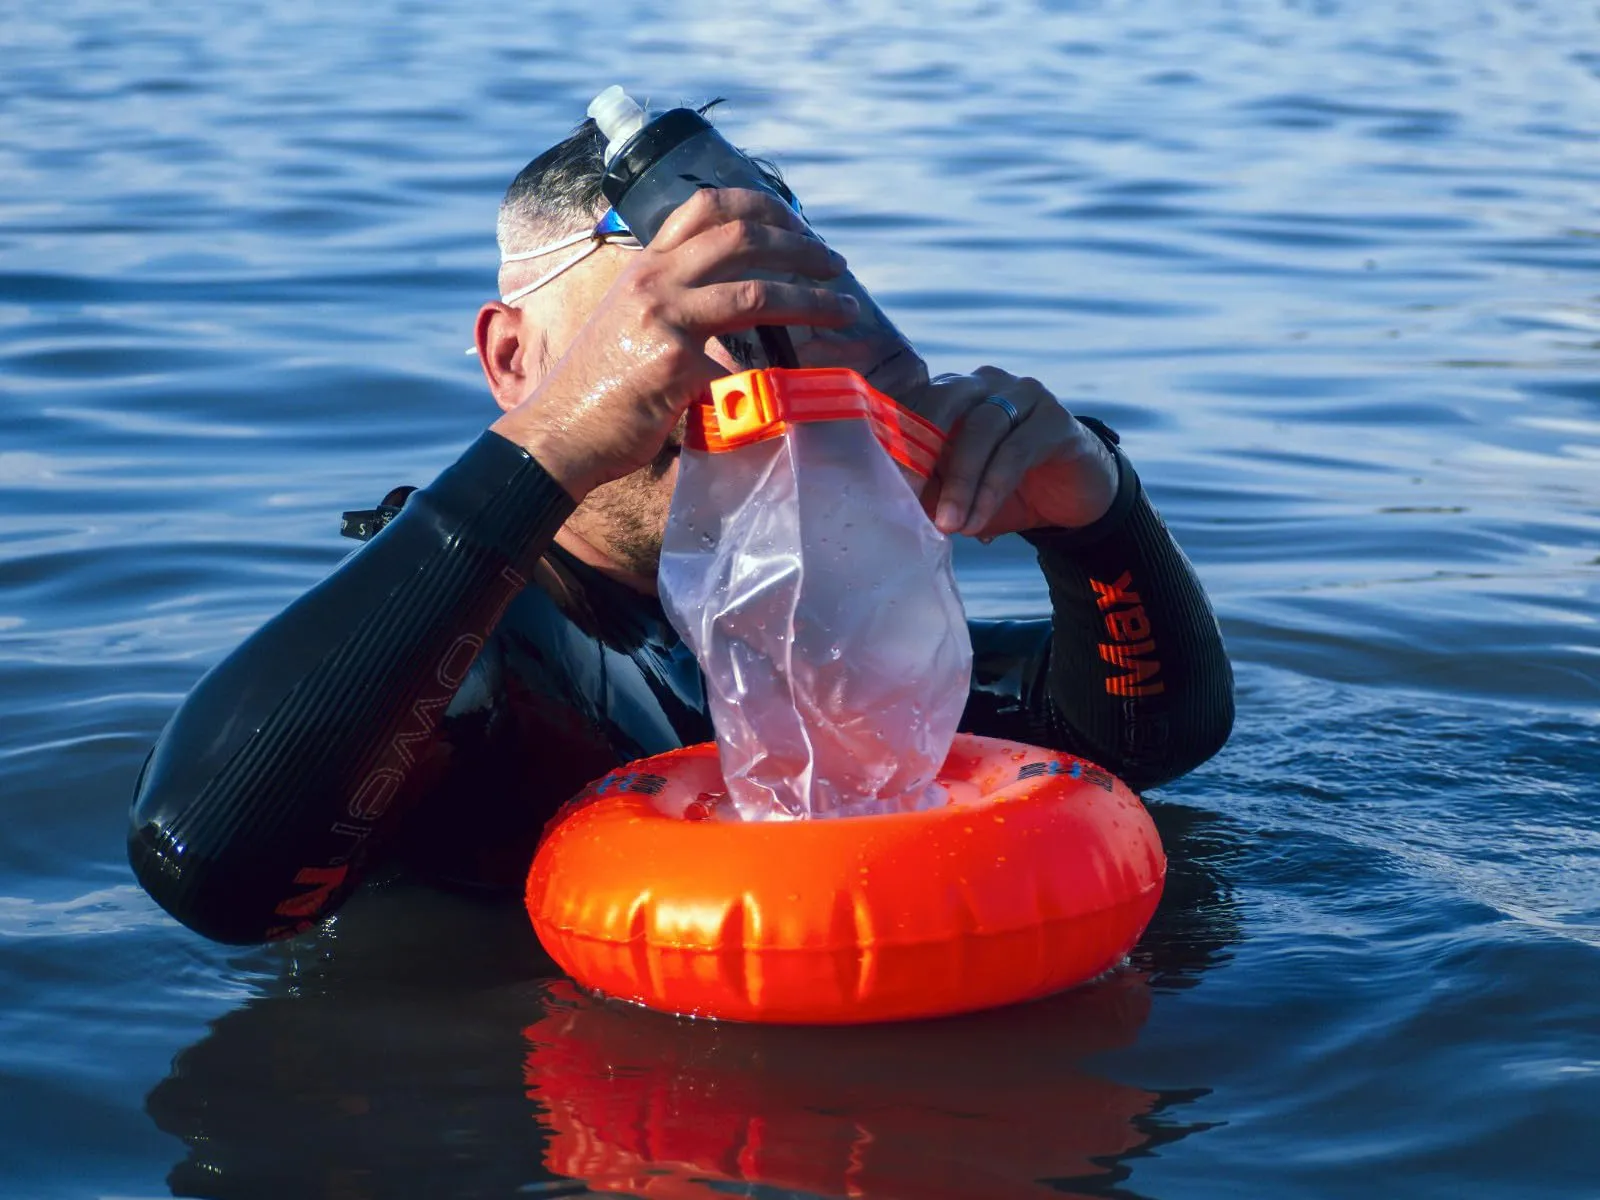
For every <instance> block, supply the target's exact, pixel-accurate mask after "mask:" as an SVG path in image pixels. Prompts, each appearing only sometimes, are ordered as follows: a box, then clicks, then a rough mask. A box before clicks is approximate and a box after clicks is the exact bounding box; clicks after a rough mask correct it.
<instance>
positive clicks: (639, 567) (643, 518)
mask: <svg viewBox="0 0 1600 1200" xmlns="http://www.w3.org/2000/svg"><path fill="white" fill-rule="evenodd" d="M567 253H570V251H566V250H563V251H557V252H556V253H554V254H551V255H548V256H544V257H541V258H537V259H532V260H529V261H526V262H520V263H515V264H512V265H511V266H510V267H507V268H506V269H504V270H503V271H502V272H501V276H500V290H501V294H502V295H505V294H509V293H510V292H511V291H512V290H514V289H516V288H518V287H521V286H523V285H525V284H527V283H530V282H532V281H533V280H535V279H537V278H538V277H539V276H540V275H541V274H543V273H544V272H545V271H548V270H549V269H550V267H551V266H552V265H553V264H555V263H559V262H560V261H561V258H560V256H561V255H562V254H567ZM637 254H638V251H636V250H625V249H622V248H619V247H616V246H602V247H600V248H599V249H598V250H597V251H595V252H594V253H593V254H591V255H589V256H588V257H587V258H585V259H584V260H583V261H581V262H579V263H578V264H577V265H576V266H574V267H572V268H571V269H569V270H567V271H563V272H562V273H561V274H560V275H558V276H557V277H556V278H555V279H553V280H551V281H550V282H549V283H547V284H545V285H544V286H543V287H541V288H539V289H538V290H537V291H535V292H533V293H532V294H530V295H528V296H527V297H525V298H523V299H521V300H519V301H517V304H516V307H517V308H518V309H519V310H520V311H521V313H522V318H521V327H520V330H519V340H520V342H521V355H522V363H521V368H522V371H523V374H524V378H525V380H526V383H525V386H524V387H523V389H522V392H521V395H517V396H511V397H506V396H498V397H497V399H498V400H499V401H500V403H501V404H502V406H505V405H506V404H507V402H508V400H509V401H510V403H512V404H516V403H520V402H521V401H522V400H524V399H526V398H527V397H528V396H530V395H532V394H533V392H534V391H535V390H536V389H537V388H538V386H539V384H540V383H541V382H542V381H543V379H544V377H545V375H546V374H548V373H549V371H550V368H551V367H553V366H554V365H555V364H556V363H557V362H559V361H560V359H561V356H562V355H563V354H565V353H566V352H567V349H568V348H569V347H570V346H571V345H572V343H573V342H574V341H575V340H576V339H577V336H578V333H579V331H580V330H582V328H583V327H584V325H585V324H586V323H587V322H588V320H589V318H590V316H591V315H592V314H593V313H594V311H595V310H596V309H597V308H598V307H599V305H600V303H601V301H602V300H603V299H604V298H605V295H606V293H607V292H609V291H610V290H611V287H612V285H613V284H615V283H616V281H617V279H618V277H619V276H620V275H621V274H622V273H623V272H624V271H626V270H627V269H628V267H629V266H630V265H631V264H632V262H633V259H634V258H635V257H636V256H637ZM706 353H707V354H708V355H710V356H711V358H713V359H714V360H715V361H717V362H718V363H720V364H721V365H722V366H724V367H726V368H727V369H728V371H729V372H733V371H736V370H738V367H737V366H735V364H734V362H733V359H732V357H731V356H730V355H729V354H728V352H727V350H726V349H725V348H724V347H723V346H722V344H721V343H720V342H717V341H716V340H715V339H712V340H711V341H709V342H707V344H706ZM682 438H683V423H682V422H679V425H678V428H677V429H675V430H674V431H673V433H672V435H671V436H670V437H669V438H668V439H667V444H666V446H664V447H663V448H662V452H661V453H660V454H658V455H656V457H655V459H654V461H652V462H651V463H650V464H649V465H648V466H646V467H643V468H641V469H640V470H638V471H635V472H634V473H633V474H632V475H628V476H625V477H624V478H622V479H618V480H615V481H614V482H612V483H608V484H604V485H602V486H600V487H598V488H596V489H595V490H594V491H592V492H591V493H589V496H588V497H587V498H586V499H585V500H584V502H583V504H582V505H581V506H580V507H579V509H578V511H577V512H576V513H574V514H573V516H572V517H571V518H570V519H569V520H568V522H567V526H566V528H565V529H564V530H563V532H564V533H566V534H567V535H569V537H570V535H573V534H575V535H576V536H577V537H578V538H581V539H582V540H583V541H584V542H587V543H589V545H590V546H592V547H594V548H596V549H598V550H600V551H601V552H602V553H603V554H604V556H605V557H607V558H610V559H612V560H614V561H615V562H616V563H617V564H618V565H620V566H622V567H624V568H625V569H626V570H628V571H629V572H631V573H633V574H635V575H639V576H643V577H645V578H648V579H651V580H653V579H654V578H655V573H656V568H657V566H658V564H659V563H660V559H661V538H662V534H663V532H664V531H665V529H666V525H667V511H668V509H669V508H670V506H671V504H672V490H673V488H674V487H675V486H676V484H677V481H678V451H679V449H680V447H681V444H682ZM563 540H566V539H563Z"/></svg>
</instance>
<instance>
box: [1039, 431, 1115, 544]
mask: <svg viewBox="0 0 1600 1200" xmlns="http://www.w3.org/2000/svg"><path fill="white" fill-rule="evenodd" d="M1078 423H1079V424H1080V425H1082V426H1083V427H1084V428H1085V429H1087V430H1089V432H1091V433H1093V434H1094V435H1095V436H1096V437H1097V438H1099V439H1100V441H1101V442H1103V443H1104V444H1105V448H1106V449H1107V450H1109V451H1110V452H1111V457H1112V458H1113V459H1115V460H1116V464H1117V494H1116V495H1115V496H1113V497H1112V498H1111V507H1110V508H1108V509H1106V511H1105V512H1104V513H1102V514H1101V515H1100V517H1099V518H1098V519H1096V520H1094V521H1092V522H1090V523H1089V524H1087V525H1085V526H1083V527H1082V528H1081V529H1061V528H1056V527H1050V528H1045V529H1024V530H1022V531H1021V533H1022V537H1023V539H1024V540H1025V541H1026V542H1027V543H1028V544H1029V545H1031V546H1033V547H1034V548H1035V549H1037V550H1044V549H1050V550H1082V549H1084V548H1086V547H1088V546H1093V545H1096V544H1098V543H1099V542H1103V541H1105V540H1106V538H1108V537H1110V536H1112V535H1113V534H1115V533H1116V532H1117V531H1118V530H1120V529H1121V528H1122V527H1123V526H1124V525H1126V524H1127V522H1128V518H1129V516H1130V515H1131V514H1132V513H1133V508H1134V505H1135V504H1137V503H1138V500H1139V492H1140V486H1139V473H1138V472H1137V471H1135V470H1134V469H1133V464H1132V463H1131V462H1129V461H1128V456H1127V455H1126V454H1124V453H1123V452H1122V447H1121V446H1120V445H1119V444H1118V441H1119V439H1118V437H1117V432H1116V430H1114V429H1112V428H1111V427H1110V426H1109V425H1107V424H1106V423H1105V422H1104V421H1101V420H1099V419H1098V418H1096V417H1079V418H1078Z"/></svg>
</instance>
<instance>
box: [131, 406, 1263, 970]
mask: <svg viewBox="0 0 1600 1200" xmlns="http://www.w3.org/2000/svg"><path fill="white" fill-rule="evenodd" d="M1086 423H1087V424H1090V426H1091V428H1093V429H1095V431H1096V432H1097V433H1099V434H1100V436H1101V437H1102V438H1104V439H1106V441H1107V443H1108V445H1110V444H1113V443H1114V442H1115V435H1113V434H1111V433H1109V431H1107V430H1106V429H1105V427H1104V426H1102V425H1100V424H1099V423H1097V422H1086ZM1116 453H1117V460H1118V464H1119V469H1120V471H1121V481H1120V484H1119V487H1118V492H1117V498H1116V500H1115V501H1114V502H1113V504H1112V507H1111V510H1110V511H1109V512H1108V513H1107V514H1106V515H1105V516H1104V517H1103V518H1102V519H1101V520H1100V521H1098V522H1096V523H1095V524H1094V525H1092V526H1090V527H1088V528H1087V529H1082V530H1073V531H1068V530H1035V531H1031V532H1029V533H1027V534H1025V535H1023V536H1025V537H1026V538H1027V539H1028V540H1029V541H1030V542H1031V543H1033V545H1034V546H1035V548H1036V549H1037V550H1038V553H1039V563H1040V567H1041V568H1042V570H1043V571H1044V574H1045V578H1046V580H1047V582H1048V583H1049V587H1050V597H1051V606H1052V610H1053V618H1052V619H1048V620H1034V621H995V622H987V621H974V622H972V643H973V680H972V692H971V695H970V698H969V700H968V704H967V709H966V712H965V714H964V716H963V718H962V724H961V728H962V729H964V730H966V731H968V732H972V733H979V734H988V735H991V736H996V737H1006V738H1012V739H1016V740H1019V741H1027V742H1033V743H1037V744H1041V745H1046V746H1051V747H1054V748H1057V749H1062V750H1067V751H1070V752H1073V753H1076V754H1080V755H1082V756H1084V757H1085V758H1088V759H1091V760H1093V761H1095V762H1097V763H1099V764H1100V765H1102V766H1104V767H1107V768H1109V769H1110V770H1112V771H1113V772H1115V773H1116V774H1118V775H1120V776H1121V777H1122V778H1123V779H1125V780H1127V782H1128V783H1129V784H1131V785H1132V786H1134V787H1135V788H1145V787H1149V786H1152V785H1154V784H1158V783H1161V782H1163V781H1165V780H1169V779H1172V778H1174V777H1176V776H1178V775H1181V774H1183V773H1184V772H1185V771H1188V770H1190V769H1191V768H1193V767H1194V766H1196V765H1197V764H1199V763H1201V762H1203V761H1205V759H1207V758H1209V757H1210V756H1211V755H1212V754H1214V753H1215V752H1216V750H1217V749H1218V748H1219V747H1220V746H1221V745H1222V743H1223V742H1224V741H1225V740H1226V739H1227V736H1228V733H1229V731H1230V729H1231V728H1232V723H1233V677H1232V672H1231V670H1230V669H1229V665H1228V660H1227V657H1226V655H1225V653H1224V651H1223V647H1222V641H1221V637H1220V635H1219V634H1218V631H1217V626H1216V621H1215V618H1214V617H1213V616H1212V613H1211V609H1210V606H1209V604H1208V603H1207V601H1206V598H1205V594H1204V592H1202V590H1201V588H1200V585H1199V583H1198V581H1197V580H1196V579H1195V577H1194V573H1193V571H1192V569H1191V568H1190V566H1189V564H1188V561H1187V560H1186V559H1185V558H1184V557H1183V554H1182V552H1181V551H1180V550H1179V549H1178V547H1177V546H1176V544H1175V543H1174V542H1173V541H1172V538H1171V536H1170V535H1169V534H1168V532H1167V530H1166V527H1165V525H1163V524H1162V522H1161V519H1160V517H1159V516H1157V515H1156V513H1155V511H1154V509H1152V508H1151V506H1150V504H1149V502H1148V500H1147V499H1146V498H1145V496H1144V493H1143V489H1142V488H1141V487H1140V485H1139V482H1138V478H1137V476H1136V475H1135V474H1134V472H1133V470H1132V468H1131V467H1130V466H1129V465H1128V463H1127V460H1126V459H1125V458H1124V457H1123V456H1122V455H1121V452H1120V451H1117V452H1116ZM572 508H573V504H572V500H571V499H570V498H569V497H568V496H567V494H566V493H565V492H564V491H562V489H561V487H560V486H559V485H558V484H556V483H555V481H554V480H552V479H551V478H550V477H549V476H548V475H547V474H546V473H545V472H544V470H543V469H542V468H541V467H540V466H539V464H538V463H537V462H536V461H534V460H533V459H532V458H531V457H529V456H528V455H527V454H526V453H525V452H524V451H522V450H521V449H520V448H518V447H516V446H514V445H513V444H512V443H510V442H508V441H506V440H504V439H503V438H501V437H499V436H498V435H496V434H493V433H486V434H484V435H483V436H482V437H480V438H479V439H478V440H477V441H476V442H475V443H473V445H472V446H471V447H470V448H468V450H467V451H466V452H465V453H464V454H463V455H462V456H461V458H460V459H459V460H458V461H457V462H456V463H455V464H454V465H452V466H451V467H449V468H448V469H447V470H446V471H445V472H444V473H443V474H441V475H440V477H439V478H438V479H437V480H436V481H435V482H434V483H433V484H432V485H431V486H429V487H427V488H425V489H423V490H421V491H417V492H413V493H411V494H410V496H409V497H408V498H406V499H405V500H404V502H403V508H402V509H401V510H400V511H399V513H398V515H397V516H394V517H393V520H390V521H388V523H387V525H386V527H383V528H382V532H381V534H380V535H379V536H376V537H374V538H372V540H371V541H370V542H369V543H368V544H367V545H366V546H364V547H363V548H362V549H361V550H359V551H358V552H357V553H355V554H353V555H351V556H350V558H349V559H348V560H346V561H345V562H344V563H343V564H342V565H341V566H340V567H339V568H338V569H337V570H336V571H335V572H334V573H333V574H332V575H330V576H329V577H328V578H327V579H325V580H324V581H323V582H322V583H320V584H318V585H317V586H316V587H314V588H312V589H311V590H310V591H309V592H307V593H306V594H305V595H304V596H302V597H301V598H300V599H298V600H297V601H295V602H294V603H293V604H291V605H290V606H289V607H288V608H287V609H285V610H284V611H283V612H282V613H280V614H279V615H278V616H277V617H275V618H273V619H272V620H271V621H269V622H267V624H266V625H264V626H262V628H261V629H260V630H258V631H257V632H256V633H255V634H254V635H252V636H251V637H250V638H249V639H248V640H247V641H246V642H245V643H244V644H243V645H241V646H240V647H239V648H238V649H237V650H235V651H234V652H233V654H231V655H229V657H228V658H227V659H225V660H224V661H223V662H222V663H220V664H219V665H218V666H217V667H216V668H214V669H213V670H212V671H211V672H209V673H208V674H207V675H206V676H205V677H204V678H203V679H202V680H201V681H200V682H199V683H198V684H197V685H196V686H195V688H194V690H193V691H192V692H191V693H190V694H189V696H188V698H187V699H186V700H185V701H184V703H183V705H182V707H180V708H179V709H178V711H177V713H176V714H175V715H174V716H173V718H172V720H171V721H170V722H169V723H168V725H167V727H166V729H165V730H164V731H163V733H162V735H161V738H160V740H159V741H158V742H157V744H156V746H155V749H154V750H153V751H152V752H151V755H150V758H149V760H148V761H147V762H146V764H145V769H144V772H143V773H142V774H141V776H140V779H139V782H138V785H137V787H136V792H135V798H134V804H133V814H132V818H133V820H132V831H131V834H130V837H129V857H130V860H131V861H132V864H133V869H134V872H135V874H136V875H137V876H138V878H139V881H140V883H142V884H143V885H144V887H145V888H146V889H147V890H148V891H149V892H150V894H151V895H152V896H153V897H154V898H155V899H156V901H157V902H158V903H160V904H161V906H162V907H163V908H165V909H166V910H167V911H168V912H170V913H171V914H172V915H173V916H175V917H177V918H178V919H179V920H180V921H182V922H183V923H184V924H185V925H188V926H189V927H190V928H192V929H195V930H197V931H199V932H200V933H203V934H205V935H206V936H208V937H211V938H215V939H217V940H220V941H225V942H259V941H263V940H270V939H273V938H279V937H285V936H288V935H290V934H293V933H296V932H298V931H300V930H303V929H305V928H306V927H307V926H309V925H311V924H312V923H313V922H315V921H317V920H318V919H320V918H322V917H324V916H327V915H328V914H329V913H331V912H332V911H333V910H334V909H335V908H337V907H338V905H339V904H340V903H341V901H343V899H344V898H345V897H346V896H348V895H349V893H350V892H351V891H352V890H353V889H354V888H355V887H356V886H357V885H358V884H359V882H360V880H361V879H362V878H363V877H364V875H365V874H366V873H368V872H369V871H370V869H371V868H372V867H373V866H374V865H375V864H377V863H380V862H388V863H402V864H405V865H407V866H409V867H411V868H413V869H417V870H420V871H422V872H424V873H427V874H431V875H433V876H436V877H443V878H454V879H459V880H470V881H475V882H478V883H481V884H485V885H489V886H496V885H499V886H508V887H516V886H518V885H520V884H521V882H522V878H523V875H524V873H525V872H526V870H527V866H528V863H529V861H530V860H531V858H532V854H533V850H534V848H535V846H536V844H537V841H538V837H539V834H540V831H541V829H542V828H543V825H544V823H545V821H546V820H548V819H549V817H550V816H551V815H552V814H553V813H554V812H555V810H556V809H557V807H558V806H559V805H560V804H561V802H562V801H563V800H565V799H566V798H568V797H569V796H571V795H572V794H573V793H574V792H576V791H578V790H579V789H580V788H581V787H582V786H583V785H584V784H585V783H587V782H589V781H590V780H592V779H594V778H596V777H597V776H600V775H603V774H604V773H606V772H607V771H609V770H611V769H612V768H613V767H615V766H617V765H619V764H621V763H624V762H627V761H629V760H630V759H634V758H638V757H640V756H643V755H649V754H656V753H659V752H661V751H663V750H666V749H669V748H672V747H675V746H679V745H685V744H689V743H692V742H699V741H706V740H709V739H710V738H711V737H712V736H713V733H712V728H711V722H710V718H709V717H708V715H707V712H706V702H705V695H704V691H703V689H702V685H701V678H700V672H699V668H698V666H697V664H696V663H695V660H694V657H693V655H692V654H691V653H690V652H689V650H688V648H687V647H686V646H685V645H684V644H683V643H682V642H681V641H680V640H679V638H678V636H677V634H676V633H675V632H674V630H673V629H672V627H671V626H670V625H669V624H668V623H667V620H666V618H665V616H664V614H663V613H662V609H661V605H660V603H659V602H658V601H657V600H656V599H655V598H653V597H649V596H644V595H641V594H640V593H638V592H634V591H632V590H630V589H628V588H626V587H624V586H622V585H620V584H618V583H616V582H614V581H612V580H610V579H607V578H606V577H605V576H603V575H601V574H599V573H597V572H595V571H593V570H591V569H589V568H587V567H585V566H584V565H582V564H581V563H579V562H577V561H576V560H574V559H572V558H571V557H570V556H568V555H566V554H565V553H563V552H562V551H561V550H560V549H559V548H558V547H556V546H555V545H554V543H553V542H552V539H553V537H554V536H555V533H556V531H557V530H558V529H559V528H560V526H561V523H562V522H563V521H565V520H566V518H567V516H568V515H569V514H570V513H571V512H572ZM379 513H380V514H381V515H380V516H378V517H377V518H376V519H375V520H374V521H373V524H380V523H381V521H382V519H383V517H385V516H390V515H393V513H392V510H391V511H390V512H383V511H382V510H379Z"/></svg>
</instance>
